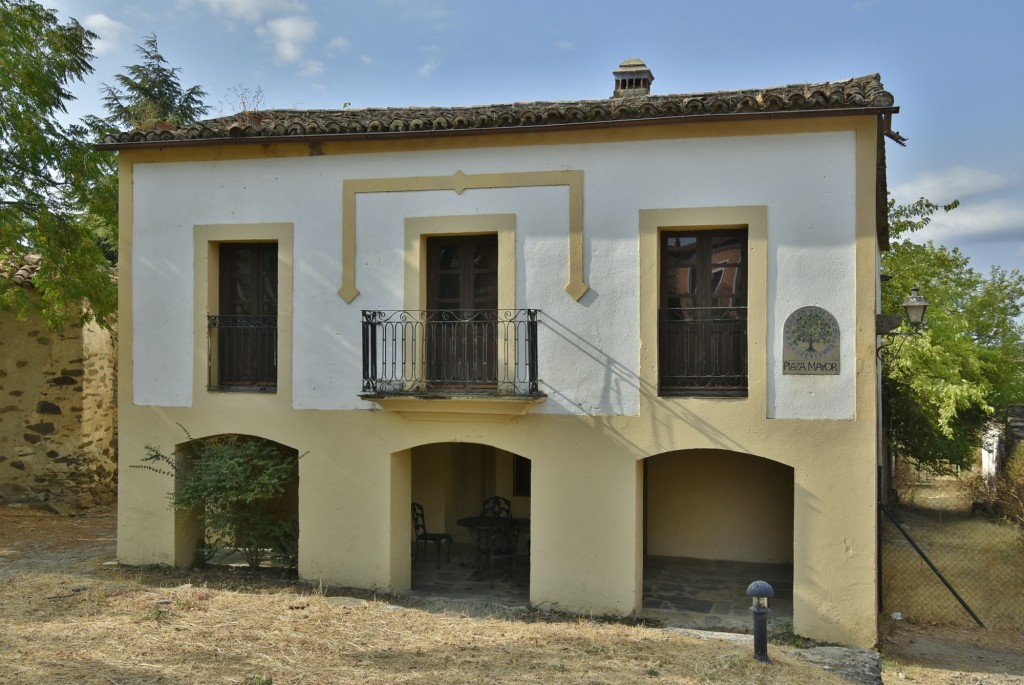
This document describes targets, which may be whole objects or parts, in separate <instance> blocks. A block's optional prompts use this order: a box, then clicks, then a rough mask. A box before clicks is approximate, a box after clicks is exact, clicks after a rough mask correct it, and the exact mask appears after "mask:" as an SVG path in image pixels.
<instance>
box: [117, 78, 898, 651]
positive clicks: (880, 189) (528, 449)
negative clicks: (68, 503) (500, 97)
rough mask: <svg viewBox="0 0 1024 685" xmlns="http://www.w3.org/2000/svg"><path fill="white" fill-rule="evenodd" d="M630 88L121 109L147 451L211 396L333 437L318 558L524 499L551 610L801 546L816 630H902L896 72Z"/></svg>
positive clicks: (168, 441)
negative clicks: (887, 155)
mask: <svg viewBox="0 0 1024 685" xmlns="http://www.w3.org/2000/svg"><path fill="white" fill-rule="evenodd" d="M615 81H616V83H615V88H616V89H615V91H614V95H613V96H612V97H611V98H608V99H604V100H594V101H583V102H555V103H546V102H539V103H525V104H524V103H518V104H514V105H496V106H488V107H469V108H405V109H367V110H348V109H343V110H338V111H282V110H271V111H261V112H246V113H243V114H241V115H238V116H236V117H227V118H222V119H216V120H212V121H207V122H202V123H199V124H195V125H192V126H189V127H186V128H182V129H178V130H154V131H136V132H131V133H125V134H121V135H118V136H115V137H111V138H108V139H107V142H106V143H105V144H104V145H103V146H101V147H102V148H104V149H112V150H117V151H119V153H120V160H121V161H120V164H121V167H120V168H121V172H120V173H121V193H122V200H121V245H120V254H121V260H120V262H121V266H120V269H121V273H120V283H121V298H122V299H121V306H120V312H121V313H120V320H121V375H120V378H121V384H120V414H119V417H120V427H121V428H120V459H121V464H122V465H131V464H134V463H137V462H138V461H139V459H141V457H142V456H143V454H144V451H145V447H146V446H147V445H154V446H158V447H160V448H162V449H164V450H168V451H169V450H173V449H174V448H175V446H180V445H181V444H182V443H183V440H184V436H183V434H182V431H181V428H180V427H179V424H180V426H184V427H186V428H187V430H188V432H189V434H190V435H191V436H192V437H194V438H197V439H199V438H204V437H207V436H215V435H222V434H239V435H249V436H257V437H260V438H265V439H269V440H272V441H275V442H277V443H280V444H282V445H285V446H287V447H288V448H290V449H294V450H296V451H297V452H298V453H302V454H304V456H303V457H302V459H301V460H300V464H299V474H300V475H299V485H298V503H297V507H298V514H299V520H300V554H299V573H300V575H301V576H302V577H304V578H309V579H322V580H323V581H325V582H328V583H336V584H342V585H347V586H355V587H364V588H380V589H386V590H391V591H397V592H401V591H403V590H406V589H408V588H409V586H410V577H411V575H410V573H411V572H410V566H411V562H410V554H411V551H410V538H411V522H410V517H409V509H410V502H411V501H417V502H420V503H422V504H423V505H424V506H425V508H426V511H427V515H428V520H429V521H430V522H431V527H432V529H434V530H440V531H445V532H448V533H450V534H452V535H453V536H456V539H457V540H459V539H465V540H468V537H466V536H467V533H466V532H465V531H464V530H461V529H460V528H459V526H457V525H456V523H455V522H456V521H457V520H458V519H459V518H460V517H464V516H467V515H469V514H473V513H475V512H477V511H479V507H480V502H481V499H482V498H483V497H485V496H489V495H493V494H498V495H503V496H505V497H507V498H509V499H510V500H511V501H512V504H513V510H514V513H515V515H516V516H518V517H529V518H530V536H529V537H530V540H529V554H530V562H531V563H530V579H529V584H530V598H531V601H532V602H534V603H537V604H540V603H549V604H550V605H554V606H557V607H559V608H562V609H568V610H576V611H587V612H596V613H599V614H609V613H610V614H631V613H633V612H634V611H636V610H637V609H638V608H639V607H640V602H641V596H642V584H643V580H642V578H643V573H642V571H643V565H644V560H645V558H648V555H658V556H682V557H695V558H700V559H718V560H727V561H728V560H732V561H766V562H779V563H792V565H793V593H794V599H793V602H794V629H795V630H796V632H797V633H799V634H802V635H806V636H809V637H812V638H816V639H819V640H827V641H834V642H839V643H846V644H854V645H863V646H868V645H872V644H874V642H875V638H876V613H877V612H876V596H877V574H876V564H877V553H876V513H875V502H876V473H877V463H878V462H877V456H876V446H877V441H878V418H877V413H878V362H877V360H876V356H875V343H876V336H875V316H876V312H877V303H878V299H879V283H878V258H879V252H880V250H882V249H885V247H887V240H888V236H887V224H886V221H885V197H886V187H885V176H884V169H885V166H884V145H883V136H884V135H886V134H891V132H890V130H889V121H890V118H891V115H892V114H893V113H895V112H896V111H897V108H896V107H895V106H894V105H893V98H892V96H891V95H890V94H889V93H888V92H886V91H885V90H884V89H883V87H882V84H881V82H880V79H879V77H878V76H877V75H872V76H866V77H863V78H854V79H850V80H845V81H839V82H833V83H823V84H813V85H803V84H801V85H792V86H784V87H777V88H766V89H760V90H748V91H739V92H719V93H707V94H696V95H652V94H650V85H651V81H653V75H652V74H651V72H650V71H649V70H648V69H647V67H646V66H645V65H644V64H643V63H642V62H640V61H639V60H630V61H627V62H625V63H623V64H622V65H621V66H620V68H619V70H617V71H616V72H615ZM892 135H895V134H892ZM527 477H528V478H529V481H528V483H527ZM167 490H168V482H167V480H166V479H164V478H162V477H160V476H159V475H157V474H154V473H151V472H149V471H146V470H143V469H126V468H122V470H121V478H120V490H119V504H120V514H119V521H118V556H119V559H120V561H122V562H124V563H129V564H142V563H164V564H187V563H190V561H191V559H192V555H193V553H194V549H195V542H196V530H195V527H194V526H193V525H190V524H189V523H188V522H187V521H185V520H184V519H182V518H176V517H175V515H174V514H173V512H172V511H170V510H169V509H168V506H167V499H166V497H165V494H166V492H167ZM751 580H753V579H751Z"/></svg>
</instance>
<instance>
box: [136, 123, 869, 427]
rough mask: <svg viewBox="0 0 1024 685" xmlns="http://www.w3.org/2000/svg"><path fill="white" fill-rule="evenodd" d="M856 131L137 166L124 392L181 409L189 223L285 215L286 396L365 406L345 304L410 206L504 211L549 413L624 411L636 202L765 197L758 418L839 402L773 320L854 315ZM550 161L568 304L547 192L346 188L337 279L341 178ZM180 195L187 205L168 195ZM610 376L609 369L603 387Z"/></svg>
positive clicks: (381, 259) (188, 361) (389, 255)
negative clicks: (763, 358)
mask: <svg viewBox="0 0 1024 685" xmlns="http://www.w3.org/2000/svg"><path fill="white" fill-rule="evenodd" d="M854 167H855V148H854V136H853V134H852V133H850V132H837V133H815V134H793V135H782V136H778V135H776V136H756V137H737V138H714V139H709V140H702V139H697V140H693V139H687V140H674V141H650V142H646V143H640V144H636V143H632V144H628V143H619V144H591V145H586V144H582V145H561V146H537V147H532V148H531V147H520V148H513V149H507V148H502V149H487V148H484V149H474V150H469V151H459V152H433V153H427V154H425V153H420V152H417V153H406V154H402V153H396V154H387V155H351V156H320V157H312V158H288V159H261V160H246V161H224V162H184V163H170V164H139V165H137V166H136V167H135V175H134V184H133V195H134V207H135V230H134V234H133V235H134V245H133V254H132V260H133V270H134V273H135V275H136V278H137V281H136V283H137V285H136V287H135V289H134V293H135V299H134V312H133V319H134V326H135V341H136V351H135V355H134V357H133V366H134V374H133V377H134V384H135V385H134V396H135V402H136V403H137V404H143V405H154V406H190V405H191V403H192V393H193V387H192V374H191V370H192V368H193V365H194V363H195V360H194V359H193V358H192V352H193V350H194V346H193V345H192V340H193V336H194V335H195V331H193V330H192V328H191V324H192V321H193V302H194V297H193V292H192V288H193V283H194V281H195V279H194V274H193V269H194V265H193V264H192V261H193V260H192V254H193V240H194V237H193V226H195V225H207V224H258V223H268V222H288V223H291V224H293V225H294V236H295V244H294V250H295V252H294V258H295V264H294V278H295V282H294V293H295V297H294V317H295V325H294V340H293V348H292V349H293V355H294V357H293V360H292V362H293V369H294V384H293V387H292V397H291V405H292V406H293V407H294V408H296V409H325V410H346V409H371V408H373V406H374V405H373V404H372V403H368V402H365V401H362V400H360V399H359V397H358V394H359V381H360V363H361V362H360V345H359V340H358V332H359V321H360V311H361V310H362V309H400V308H402V297H403V295H402V292H403V277H402V274H403V269H404V266H403V259H404V253H403V251H402V249H401V247H402V243H403V230H404V229H403V225H404V223H403V222H404V220H405V219H406V218H408V217H421V216H424V217H429V216H451V215H474V214H497V213H507V214H513V215H515V234H516V260H515V263H516V271H517V274H516V276H517V278H516V283H517V289H516V290H517V292H516V302H517V306H520V307H530V308H535V309H539V310H540V311H541V312H542V317H541V323H542V332H541V334H540V357H541V359H542V360H543V366H542V367H541V377H542V380H543V390H544V392H546V393H547V394H548V400H547V401H546V402H545V403H544V404H543V405H542V406H541V407H539V408H538V409H537V410H536V411H537V412H539V413H552V414H590V415H626V416H629V415H636V414H637V412H638V407H639V400H638V386H639V384H638V377H639V346H638V345H639V340H638V337H637V336H636V335H632V334H626V332H627V331H635V330H637V328H638V320H639V318H638V312H639V309H640V307H641V303H640V302H639V299H638V297H639V291H638V288H637V282H638V278H639V274H638V270H639V268H640V260H639V256H638V241H637V215H638V212H639V211H640V210H641V209H648V208H661V207H730V206H749V205H763V206H765V207H767V212H768V221H769V229H768V255H769V257H768V282H767V301H768V326H769V331H770V332H771V335H770V336H769V339H768V341H767V346H768V348H767V357H768V360H769V362H768V363H769V369H768V415H769V416H770V417H773V418H787V419H788V418H794V419H808V420H813V419H840V420H849V419H852V418H853V417H854V392H853V374H852V373H850V372H846V373H841V374H839V375H838V376H785V375H783V373H782V365H781V357H782V355H781V344H782V340H781V336H782V334H781V330H782V325H783V323H784V322H785V319H786V317H787V316H788V315H789V314H790V313H791V312H792V311H794V310H795V309H797V308H799V307H803V306H809V305H814V306H819V307H822V308H824V309H826V310H828V311H829V312H831V313H832V314H833V315H834V316H835V317H836V319H837V321H838V322H839V325H840V328H841V330H842V331H844V332H846V334H847V335H846V336H844V339H843V344H842V349H841V366H842V368H843V369H846V370H852V368H853V366H854V355H855V351H854V348H853V345H852V344H851V343H850V341H851V339H852V338H851V335H850V333H852V331H853V330H854V327H855V323H854V322H855V317H854V293H855V250H854V224H855V201H854ZM552 169H569V170H581V171H583V174H584V179H585V180H584V183H585V185H584V198H585V205H584V216H585V230H584V259H585V262H584V273H585V274H586V278H587V282H588V285H589V286H590V291H589V292H587V293H586V294H585V295H584V296H583V298H581V300H580V301H579V302H577V301H575V300H573V299H572V298H571V297H570V296H568V295H567V294H566V293H565V291H564V290H563V286H564V284H565V282H566V279H567V274H566V261H567V256H566V251H567V240H566V236H567V234H568V211H567V204H568V190H567V189H566V188H565V187H539V188H493V189H471V190H467V191H465V192H463V193H461V194H456V193H454V192H452V191H448V190H437V191H426V192H424V191H417V192H381V193H367V194H363V195H360V196H358V224H357V237H356V240H357V244H358V246H359V247H358V258H357V269H358V273H359V274H360V275H359V279H360V282H359V290H360V296H359V297H358V298H357V299H356V300H355V301H354V302H352V303H351V304H348V303H346V302H344V301H343V300H342V299H341V298H339V297H338V295H337V289H338V287H339V285H340V283H341V221H342V219H341V212H342V209H341V186H342V183H343V182H344V180H345V179H350V178H389V177H421V176H427V177H429V176H447V175H450V174H453V173H455V172H457V171H462V172H463V173H465V174H480V173H514V172H532V171H545V170H552ZM184 198H187V201H185V200H184ZM609 378H611V379H614V380H613V381H612V382H609Z"/></svg>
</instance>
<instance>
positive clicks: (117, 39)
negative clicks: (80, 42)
mask: <svg viewBox="0 0 1024 685" xmlns="http://www.w3.org/2000/svg"><path fill="white" fill-rule="evenodd" d="M82 25H83V26H84V27H85V28H87V29H89V30H90V31H92V32H93V33H95V34H96V35H97V36H99V38H97V39H96V40H94V41H93V44H92V51H93V53H94V54H96V55H106V54H107V53H110V52H115V51H116V50H118V49H119V48H120V47H121V37H122V36H124V34H125V33H127V32H128V27H127V26H126V25H124V24H122V23H121V22H119V21H117V20H116V19H111V18H110V17H108V16H107V15H105V14H90V15H89V16H87V17H86V18H85V21H83V22H82Z"/></svg>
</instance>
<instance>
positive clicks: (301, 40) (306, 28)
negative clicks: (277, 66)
mask: <svg viewBox="0 0 1024 685" xmlns="http://www.w3.org/2000/svg"><path fill="white" fill-rule="evenodd" d="M256 33H257V34H259V35H261V36H264V37H266V38H269V39H270V42H271V43H273V45H274V52H275V54H276V55H277V59H278V60H280V61H282V62H295V61H298V59H299V58H300V57H302V52H303V50H304V49H305V47H306V45H307V44H308V43H309V42H310V41H311V40H313V37H314V36H315V35H316V23H315V22H314V21H312V20H311V19H307V18H306V17H301V16H291V17H281V18H280V19H271V20H270V21H268V22H267V23H266V24H264V25H263V26H261V27H260V28H258V29H256Z"/></svg>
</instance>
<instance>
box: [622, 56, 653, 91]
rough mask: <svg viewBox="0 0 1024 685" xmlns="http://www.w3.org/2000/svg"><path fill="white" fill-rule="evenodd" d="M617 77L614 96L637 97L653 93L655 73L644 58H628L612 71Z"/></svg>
mask: <svg viewBox="0 0 1024 685" xmlns="http://www.w3.org/2000/svg"><path fill="white" fill-rule="evenodd" d="M612 76H614V77H615V92H614V93H612V97H613V98H625V97H636V96H642V95H650V94H651V81H653V80H654V74H652V73H651V70H650V69H648V68H647V65H646V64H644V61H643V60H642V59H627V60H626V61H625V62H623V63H622V64H620V65H619V68H618V69H616V70H615V71H613V72H612Z"/></svg>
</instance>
